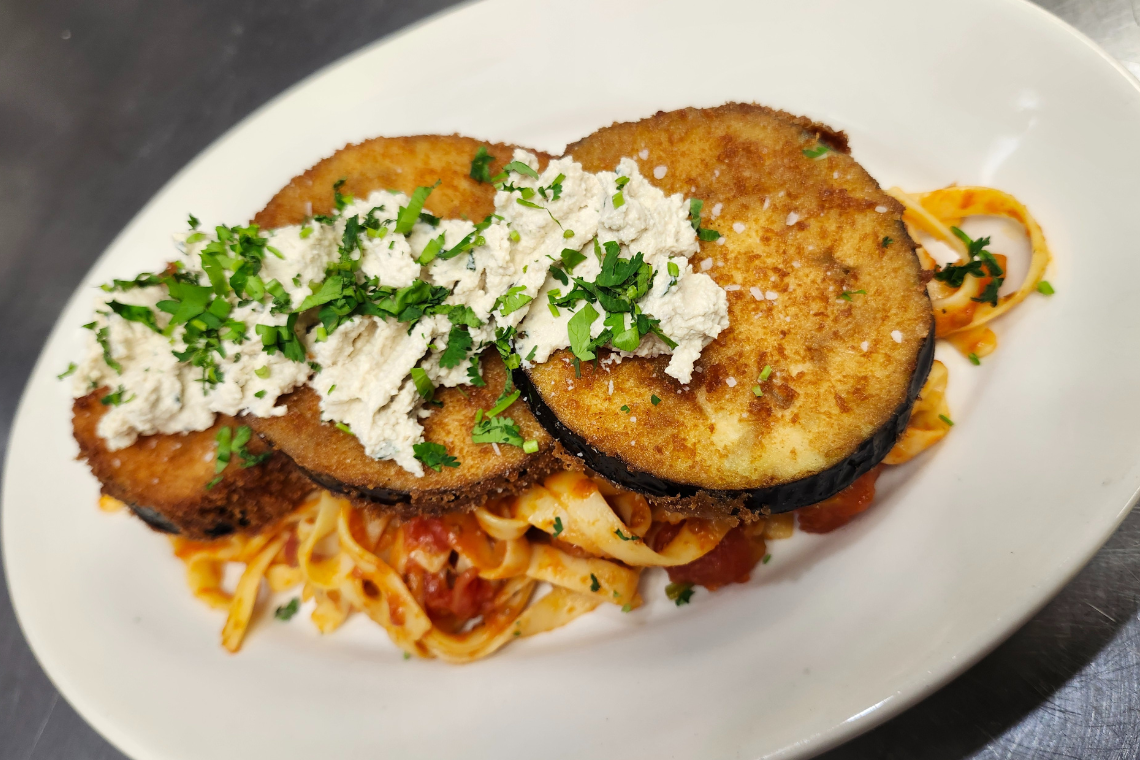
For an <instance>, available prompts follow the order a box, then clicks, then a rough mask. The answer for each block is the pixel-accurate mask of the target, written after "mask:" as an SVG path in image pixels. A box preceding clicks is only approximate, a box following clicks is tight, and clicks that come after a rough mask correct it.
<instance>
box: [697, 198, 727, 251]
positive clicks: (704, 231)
mask: <svg viewBox="0 0 1140 760" xmlns="http://www.w3.org/2000/svg"><path fill="white" fill-rule="evenodd" d="M704 206H705V202H704V201H702V200H698V199H697V198H691V199H689V224H691V225H693V229H694V230H695V231H696V233H697V238H698V239H700V240H704V241H705V242H713V241H716V240H719V239H720V233H719V232H717V231H716V230H710V229H709V228H707V227H702V226H701V209H703V208H704Z"/></svg>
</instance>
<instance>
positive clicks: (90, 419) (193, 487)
mask: <svg viewBox="0 0 1140 760" xmlns="http://www.w3.org/2000/svg"><path fill="white" fill-rule="evenodd" d="M106 393H107V389H106V388H101V389H99V390H97V391H93V392H92V393H89V394H87V395H86V396H84V397H82V398H78V399H76V400H75V403H74V404H73V406H72V426H73V430H74V433H75V440H76V442H77V443H78V444H79V456H80V458H81V459H84V460H86V462H87V464H88V466H90V468H91V472H92V473H94V475H95V477H96V478H98V479H99V482H100V483H101V484H102V489H103V493H105V494H107V495H108V496H112V497H114V498H116V499H118V500H120V501H122V502H125V503H127V504H128V505H131V506H132V508H134V509H135V510H136V511H138V512H139V513H140V516H141V517H143V518H144V519H145V520H146V521H147V523H148V524H149V525H151V527H155V528H159V527H160V526H162V527H165V528H166V529H167V530H168V532H169V528H170V527H173V528H175V529H176V530H177V532H178V533H179V534H181V535H184V536H186V537H188V538H193V539H203V540H204V539H210V538H217V537H219V536H224V535H226V534H229V533H233V532H234V531H237V530H241V531H257V530H258V529H260V528H262V527H264V526H266V525H268V524H270V523H272V522H274V521H275V520H278V519H279V518H281V517H284V516H285V515H287V514H289V512H291V511H292V510H293V509H294V508H295V507H296V506H297V505H298V504H300V503H301V501H302V500H303V499H304V498H305V497H306V496H308V495H309V494H310V493H311V492H312V491H313V489H314V487H315V486H314V485H313V483H312V482H311V481H310V480H309V479H308V478H306V477H305V476H304V475H303V474H302V473H301V472H300V470H298V469H297V467H296V466H295V465H294V464H293V463H292V462H291V461H290V460H289V458H288V457H286V456H284V455H283V454H278V453H275V454H273V455H272V456H270V457H269V459H267V460H266V461H265V462H263V463H261V464H259V465H256V466H254V467H248V468H242V467H240V466H239V464H238V463H237V462H231V463H230V465H229V466H228V467H227V468H226V469H225V471H224V472H223V474H222V479H221V481H220V482H219V483H218V484H217V485H215V486H214V487H213V488H210V489H207V488H206V485H207V484H208V483H209V482H210V481H211V480H213V479H214V477H215V473H214V452H215V451H216V448H217V444H216V442H215V440H216V436H217V433H218V430H219V429H220V428H222V427H224V426H230V427H235V426H236V425H237V424H238V423H237V421H236V420H234V418H233V417H229V416H228V415H221V414H220V415H218V418H217V420H215V422H214V425H213V427H211V428H209V429H208V430H201V431H196V432H191V433H182V434H174V435H148V436H142V437H140V438H139V439H138V440H137V441H135V443H133V444H132V445H130V446H128V447H126V448H123V449H119V450H117V451H109V450H108V449H107V446H106V443H105V441H104V440H103V439H102V438H100V437H99V435H98V433H97V430H96V428H97V426H98V424H99V419H100V418H101V417H102V416H103V414H104V413H105V412H106V410H107V407H106V406H104V405H103V404H102V403H100V399H102V398H103V396H104V395H106ZM267 449H268V447H267V446H266V445H265V444H264V443H262V442H261V441H260V440H258V439H257V438H256V437H255V438H253V439H252V440H250V442H249V444H248V450H249V451H250V452H251V453H253V454H259V453H261V452H264V451H266V450H267ZM156 514H157V517H156V516H155V515H156Z"/></svg>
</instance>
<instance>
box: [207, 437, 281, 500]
mask: <svg viewBox="0 0 1140 760" xmlns="http://www.w3.org/2000/svg"><path fill="white" fill-rule="evenodd" d="M252 436H253V431H252V430H251V429H250V428H249V426H248V425H241V426H239V427H237V428H235V429H233V430H231V429H230V428H229V427H223V428H221V429H220V430H218V434H217V435H216V436H215V437H214V440H215V442H216V444H217V452H216V453H215V454H214V473H215V477H214V479H213V480H211V481H210V482H209V483H207V484H206V488H207V489H210V488H213V487H214V486H216V485H217V484H218V483H220V482H222V473H223V472H224V471H225V469H226V466H227V465H228V464H229V463H230V460H231V459H232V458H233V455H234V454H237V455H238V457H239V458H240V459H241V466H242V467H243V468H246V467H253V466H255V465H259V464H261V463H262V462H264V461H265V460H266V459H268V458H269V457H270V456H272V454H273V452H272V451H264V452H262V453H260V454H251V453H250V451H249V449H247V448H246V444H248V443H249V440H250V438H251V437H252Z"/></svg>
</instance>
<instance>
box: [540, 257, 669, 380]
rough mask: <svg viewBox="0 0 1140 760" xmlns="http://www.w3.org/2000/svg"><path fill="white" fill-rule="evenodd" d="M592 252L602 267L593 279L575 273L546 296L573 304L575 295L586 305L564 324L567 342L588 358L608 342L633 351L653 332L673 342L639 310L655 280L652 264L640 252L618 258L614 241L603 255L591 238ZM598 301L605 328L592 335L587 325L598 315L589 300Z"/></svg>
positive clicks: (556, 303) (559, 303)
mask: <svg viewBox="0 0 1140 760" xmlns="http://www.w3.org/2000/svg"><path fill="white" fill-rule="evenodd" d="M594 247H595V253H596V254H597V255H598V256H599V259H600V260H601V264H602V271H601V272H600V273H599V274H598V276H597V277H596V278H595V280H594V282H587V281H585V280H583V279H581V278H579V277H575V278H574V287H573V288H572V289H571V290H570V292H568V293H566V294H565V295H562V294H561V292H560V291H559V292H558V293H557V294H556V293H555V292H554V291H551V292H550V293H549V294H548V296H547V297H548V300H549V301H550V304H551V305H552V306H564V307H566V308H573V307H574V306H575V305H577V303H578V302H579V301H583V300H584V301H586V302H587V303H586V305H585V306H584V307H582V308H581V309H580V310H579V311H578V312H577V313H575V314H574V315H573V316H572V317H571V318H570V321H569V322H568V324H567V333H568V335H569V338H570V348H571V350H572V351H573V352H574V355H575V356H576V357H577V358H578V359H580V360H582V361H589V360H590V359H593V358H595V356H596V354H595V353H594V350H595V349H596V348H599V347H601V346H605V345H607V344H612V345H613V346H614V348H617V349H619V350H621V351H630V352H632V351H635V350H636V349H637V347H638V346H639V345H640V343H641V337H642V336H644V335H646V334H648V333H653V334H655V335H657V337H659V338H660V339H661V340H662V342H664V343H665V344H666V345H667V346H669V347H670V348H676V347H677V344H676V342H675V341H673V340H672V339H671V338H669V336H667V335H665V333H664V332H662V331H661V328H660V326H659V325H660V321H659V320H657V319H654V318H653V317H651V316H649V315H648V314H643V313H642V312H641V309H640V308H639V307H638V306H637V305H636V303H635V302H636V301H637V300H638V299H640V298H641V297H642V296H644V295H645V294H646V293H648V292H649V289H650V287H652V284H653V278H654V274H655V273H654V271H653V267H651V266H650V265H649V264H646V263H644V261H643V257H642V255H641V254H640V253H638V254H635V255H634V256H633V258H630V259H623V258H621V255H620V253H621V246H620V245H618V244H617V243H615V242H613V241H609V242H607V243H606V244H605V255H604V257H603V256H602V255H601V253H600V251H601V246H600V245H598V241H597V240H595V241H594ZM594 303H597V304H599V305H600V306H601V307H602V309H603V310H604V311H605V313H606V316H605V320H604V324H605V329H603V330H602V332H601V334H599V335H598V336H597V337H591V326H592V325H593V323H594V322H595V321H596V320H597V319H598V317H599V316H601V315H600V314H599V313H598V311H597V310H596V309H594V308H593V306H592V304H594ZM627 313H628V314H630V315H631V317H632V320H631V323H630V326H629V327H626V325H625V316H624V315H625V314H627Z"/></svg>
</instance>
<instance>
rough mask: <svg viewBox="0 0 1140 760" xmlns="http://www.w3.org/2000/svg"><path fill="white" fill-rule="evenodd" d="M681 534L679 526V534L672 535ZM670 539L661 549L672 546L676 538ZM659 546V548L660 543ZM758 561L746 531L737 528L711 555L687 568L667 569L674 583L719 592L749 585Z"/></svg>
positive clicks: (728, 534)
mask: <svg viewBox="0 0 1140 760" xmlns="http://www.w3.org/2000/svg"><path fill="white" fill-rule="evenodd" d="M671 527H673V526H665V527H663V528H662V529H661V531H660V532H659V533H658V534H657V539H658V541H662V538H661V536H662V534H664V533H666V532H667V531H668V529H669V528H671ZM679 530H680V526H676V531H668V532H672V533H673V535H676V532H677V531H679ZM667 539H668V540H663V542H662V543H660V544H659V545H660V546H668V545H669V541H671V540H672V536H668V537H667ZM655 544H657V542H656V541H655ZM757 559H758V558H757V557H756V556H754V553H753V551H752V542H751V541H749V540H748V537H747V536H746V535H744V531H743V530H741V529H740V528H739V527H736V528H733V529H732V530H730V531H729V532H728V533H726V534H724V538H722V539H721V540H720V543H719V544H717V545H716V548H715V549H713V550H712V551H711V552H709V553H708V554H706V555H704V556H703V557H699V558H698V559H695V560H693V561H692V562H690V563H689V564H687V565H675V566H673V567H670V568H666V569H667V570H668V571H669V580H671V581H673V582H674V583H692V584H695V585H698V586H704V587H705V588H707V589H709V590H710V591H715V590H716V589H718V588H720V587H721V586H727V585H728V584H729V583H744V582H745V581H747V580H748V576H749V574H750V573H751V572H752V568H753V567H755V566H756V561H757Z"/></svg>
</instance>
